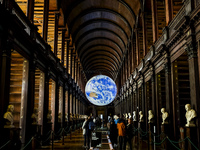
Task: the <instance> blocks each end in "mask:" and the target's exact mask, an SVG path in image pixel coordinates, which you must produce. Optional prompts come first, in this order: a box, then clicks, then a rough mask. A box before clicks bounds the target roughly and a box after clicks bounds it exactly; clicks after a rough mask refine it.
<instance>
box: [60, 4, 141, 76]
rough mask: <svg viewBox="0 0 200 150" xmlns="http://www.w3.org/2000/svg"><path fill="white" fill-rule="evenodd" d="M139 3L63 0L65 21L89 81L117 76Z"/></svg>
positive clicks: (62, 6)
mask: <svg viewBox="0 0 200 150" xmlns="http://www.w3.org/2000/svg"><path fill="white" fill-rule="evenodd" d="M140 7H141V2H140V0H62V1H61V8H62V10H63V15H64V22H65V23H66V25H67V27H68V34H69V35H71V37H72V40H73V43H74V44H75V50H76V52H77V54H78V56H79V58H80V61H81V64H82V66H83V69H84V72H85V74H86V76H87V77H88V78H90V77H91V76H93V75H94V74H99V73H102V74H107V75H109V76H110V77H112V78H115V77H116V74H117V72H118V71H119V69H120V65H121V63H122V61H123V55H124V53H125V52H126V50H127V45H128V44H129V40H130V38H131V34H132V32H133V27H134V25H135V22H136V15H137V14H138V12H139V9H140Z"/></svg>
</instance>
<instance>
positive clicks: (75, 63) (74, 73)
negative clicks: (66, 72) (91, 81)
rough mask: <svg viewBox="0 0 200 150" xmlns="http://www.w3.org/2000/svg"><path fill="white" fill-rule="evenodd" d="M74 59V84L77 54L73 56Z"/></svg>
mask: <svg viewBox="0 0 200 150" xmlns="http://www.w3.org/2000/svg"><path fill="white" fill-rule="evenodd" d="M73 57H74V62H73V63H74V69H73V75H74V76H73V79H74V82H75V73H76V54H74V55H73Z"/></svg>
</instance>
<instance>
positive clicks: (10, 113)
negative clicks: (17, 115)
mask: <svg viewBox="0 0 200 150" xmlns="http://www.w3.org/2000/svg"><path fill="white" fill-rule="evenodd" d="M13 111H14V105H8V108H7V112H6V113H5V114H4V116H3V117H4V119H6V125H5V126H4V128H14V127H15V126H14V125H13V122H14V118H13Z"/></svg>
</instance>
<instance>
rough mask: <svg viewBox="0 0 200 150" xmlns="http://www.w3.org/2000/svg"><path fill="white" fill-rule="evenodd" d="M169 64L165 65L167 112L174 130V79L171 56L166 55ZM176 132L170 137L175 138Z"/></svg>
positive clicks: (170, 125)
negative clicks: (172, 76)
mask: <svg viewBox="0 0 200 150" xmlns="http://www.w3.org/2000/svg"><path fill="white" fill-rule="evenodd" d="M166 56H167V57H166V58H167V63H166V64H165V85H166V86H165V91H166V111H167V112H168V113H169V127H170V129H173V124H174V120H173V105H172V78H171V63H170V56H169V54H166ZM174 130H175V129H173V130H170V131H169V136H170V137H171V136H174V133H175V132H174ZM170 137H169V138H170Z"/></svg>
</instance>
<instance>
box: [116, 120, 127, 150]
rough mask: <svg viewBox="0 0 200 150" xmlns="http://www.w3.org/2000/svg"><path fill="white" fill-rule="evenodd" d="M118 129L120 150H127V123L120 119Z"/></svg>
mask: <svg viewBox="0 0 200 150" xmlns="http://www.w3.org/2000/svg"><path fill="white" fill-rule="evenodd" d="M117 129H118V136H119V147H120V150H125V149H126V123H125V120H124V119H119V121H118V123H117Z"/></svg>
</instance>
